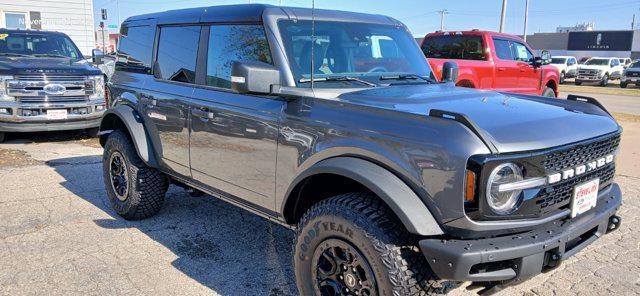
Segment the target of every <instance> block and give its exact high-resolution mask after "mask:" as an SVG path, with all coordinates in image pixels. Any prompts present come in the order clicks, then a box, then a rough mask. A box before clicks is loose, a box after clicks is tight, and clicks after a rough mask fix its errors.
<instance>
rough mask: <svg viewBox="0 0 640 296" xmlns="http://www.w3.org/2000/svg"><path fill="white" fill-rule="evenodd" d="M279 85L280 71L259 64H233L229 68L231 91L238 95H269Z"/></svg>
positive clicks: (270, 66) (268, 65)
mask: <svg viewBox="0 0 640 296" xmlns="http://www.w3.org/2000/svg"><path fill="white" fill-rule="evenodd" d="M277 85H280V71H279V70H278V69H276V67H274V66H273V65H270V64H266V63H261V62H234V63H233V66H232V67H231V89H232V90H233V91H235V92H237V93H240V94H246V93H252V94H271V93H273V91H272V90H273V88H272V87H273V86H277Z"/></svg>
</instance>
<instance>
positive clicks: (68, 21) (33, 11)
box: [0, 0, 95, 55]
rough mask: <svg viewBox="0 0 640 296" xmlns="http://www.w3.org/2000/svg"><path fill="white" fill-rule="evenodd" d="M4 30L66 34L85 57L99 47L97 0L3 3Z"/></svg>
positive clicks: (4, 0) (0, 9)
mask: <svg viewBox="0 0 640 296" xmlns="http://www.w3.org/2000/svg"><path fill="white" fill-rule="evenodd" d="M0 27H2V28H8V29H24V30H46V31H58V32H62V33H65V34H67V35H69V37H71V39H72V40H73V41H74V42H75V44H76V45H77V46H78V47H79V48H80V50H81V51H82V53H83V54H85V55H89V54H91V49H93V48H94V46H95V36H94V29H93V27H94V23H93V0H64V1H59V0H58V1H55V0H0Z"/></svg>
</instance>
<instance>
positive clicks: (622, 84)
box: [620, 82, 628, 88]
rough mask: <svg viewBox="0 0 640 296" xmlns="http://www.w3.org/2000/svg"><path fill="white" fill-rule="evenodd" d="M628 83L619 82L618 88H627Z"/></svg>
mask: <svg viewBox="0 0 640 296" xmlns="http://www.w3.org/2000/svg"><path fill="white" fill-rule="evenodd" d="M627 85H628V83H627V82H620V87H621V88H627Z"/></svg>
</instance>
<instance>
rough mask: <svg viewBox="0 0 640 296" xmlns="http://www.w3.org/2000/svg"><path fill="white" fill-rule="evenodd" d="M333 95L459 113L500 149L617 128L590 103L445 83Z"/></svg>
mask: <svg viewBox="0 0 640 296" xmlns="http://www.w3.org/2000/svg"><path fill="white" fill-rule="evenodd" d="M338 98H339V99H340V100H343V101H347V102H352V103H354V104H361V105H368V106H373V107H377V108H385V109H390V110H397V111H402V112H409V113H414V114H422V115H425V116H428V115H429V112H430V111H431V110H432V109H439V110H444V111H449V112H456V113H461V114H464V115H466V116H467V117H469V118H470V119H471V120H472V121H473V122H474V123H475V124H476V125H477V126H478V127H479V128H481V129H482V130H484V133H485V134H486V135H487V136H488V138H489V140H490V141H491V142H493V144H494V145H495V147H496V148H497V149H498V152H499V153H509V152H521V151H533V150H540V149H546V148H551V147H557V146H562V145H566V144H570V143H575V142H579V141H584V140H586V139H590V138H594V137H598V136H601V135H604V134H608V133H613V132H616V131H618V130H619V126H618V124H617V123H616V121H615V120H614V119H613V118H611V116H609V115H608V114H607V113H606V112H605V111H603V110H601V109H599V108H598V107H596V106H595V105H592V104H589V103H585V102H576V101H567V100H561V99H553V98H543V97H538V96H528V95H518V94H506V93H498V92H493V91H479V90H474V89H468V88H459V87H454V86H453V85H450V84H432V85H412V86H394V87H378V88H370V89H366V90H360V91H356V92H350V93H345V94H342V95H340V96H339V97H338ZM438 120H440V119H438Z"/></svg>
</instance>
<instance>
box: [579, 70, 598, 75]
mask: <svg viewBox="0 0 640 296" xmlns="http://www.w3.org/2000/svg"><path fill="white" fill-rule="evenodd" d="M598 72H599V71H598V70H578V74H583V75H595V74H598Z"/></svg>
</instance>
